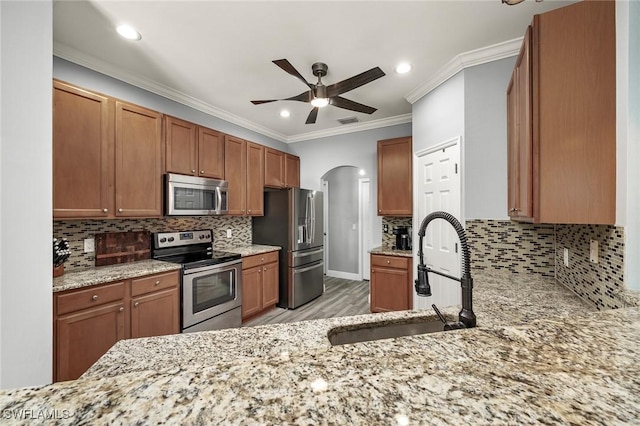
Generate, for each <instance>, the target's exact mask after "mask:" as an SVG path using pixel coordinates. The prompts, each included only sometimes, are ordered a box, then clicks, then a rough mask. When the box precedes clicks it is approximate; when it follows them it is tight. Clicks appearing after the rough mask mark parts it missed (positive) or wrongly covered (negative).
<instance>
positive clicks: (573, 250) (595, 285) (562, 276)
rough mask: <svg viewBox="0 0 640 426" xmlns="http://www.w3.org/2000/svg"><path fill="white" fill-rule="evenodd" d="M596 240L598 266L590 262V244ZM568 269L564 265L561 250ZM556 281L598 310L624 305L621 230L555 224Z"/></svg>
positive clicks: (606, 226)
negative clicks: (621, 298) (621, 297)
mask: <svg viewBox="0 0 640 426" xmlns="http://www.w3.org/2000/svg"><path fill="white" fill-rule="evenodd" d="M591 240H596V241H598V252H599V254H598V257H599V259H598V263H592V262H591V261H590V260H589V248H590V247H589V246H590V241H591ZM565 248H567V249H569V266H568V267H566V266H564V249H565ZM555 258H556V262H555V263H556V279H557V280H558V282H560V283H561V284H563V285H564V286H565V287H568V288H569V289H571V290H572V291H573V292H574V293H576V294H578V295H579V296H580V297H582V298H583V299H585V300H588V301H589V302H591V303H593V304H594V305H595V306H596V307H597V308H598V309H609V308H620V307H623V306H624V303H622V302H621V301H620V300H619V299H618V297H617V295H618V294H619V293H620V292H621V291H623V290H624V228H621V227H617V226H610V225H556V253H555Z"/></svg>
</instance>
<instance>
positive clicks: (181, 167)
mask: <svg viewBox="0 0 640 426" xmlns="http://www.w3.org/2000/svg"><path fill="white" fill-rule="evenodd" d="M164 135H165V160H166V166H165V169H166V171H167V172H170V173H179V174H183V175H192V176H202V177H210V178H217V179H222V178H224V138H223V135H222V133H220V132H217V131H215V130H212V129H208V128H206V127H202V126H198V125H197V124H194V123H190V122H188V121H184V120H180V119H178V118H175V117H170V116H166V117H165V132H164Z"/></svg>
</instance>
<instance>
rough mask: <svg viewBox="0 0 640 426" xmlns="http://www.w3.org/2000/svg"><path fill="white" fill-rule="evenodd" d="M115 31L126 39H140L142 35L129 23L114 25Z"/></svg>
mask: <svg viewBox="0 0 640 426" xmlns="http://www.w3.org/2000/svg"><path fill="white" fill-rule="evenodd" d="M116 31H117V32H118V34H120V35H121V36H122V37H124V38H126V39H127V40H140V39H141V38H142V35H141V34H140V33H139V32H138V31H136V29H135V28H133V27H132V26H131V25H127V24H122V25H118V26H117V27H116Z"/></svg>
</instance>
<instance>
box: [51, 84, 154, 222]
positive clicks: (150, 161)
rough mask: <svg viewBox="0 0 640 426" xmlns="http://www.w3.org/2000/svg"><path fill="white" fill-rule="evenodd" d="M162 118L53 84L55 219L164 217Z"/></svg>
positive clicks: (83, 91) (67, 86)
mask: <svg viewBox="0 0 640 426" xmlns="http://www.w3.org/2000/svg"><path fill="white" fill-rule="evenodd" d="M161 176H162V114H160V113H158V112H156V111H152V110H149V109H146V108H141V107H137V106H135V105H130V104H127V103H124V102H119V101H117V100H115V99H112V98H109V97H106V96H103V95H100V94H96V93H92V92H89V91H86V90H83V89H80V88H77V87H74V86H71V85H68V84H66V83H63V82H60V81H54V82H53V217H54V219H71V218H114V217H157V216H161V215H162V201H161V200H162V193H161V191H162V181H161Z"/></svg>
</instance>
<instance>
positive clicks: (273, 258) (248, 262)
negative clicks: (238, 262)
mask: <svg viewBox="0 0 640 426" xmlns="http://www.w3.org/2000/svg"><path fill="white" fill-rule="evenodd" d="M277 261H278V252H277V251H270V252H269V253H262V254H256V255H253V256H247V257H244V258H242V269H248V268H253V267H256V266H260V265H265V264H267V263H271V262H277Z"/></svg>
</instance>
